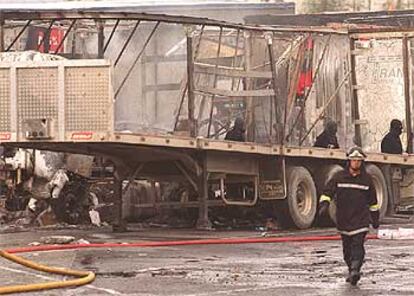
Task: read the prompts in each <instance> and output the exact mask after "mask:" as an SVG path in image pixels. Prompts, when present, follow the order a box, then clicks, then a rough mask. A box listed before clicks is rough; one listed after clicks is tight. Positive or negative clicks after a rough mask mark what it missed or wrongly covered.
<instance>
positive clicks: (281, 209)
mask: <svg viewBox="0 0 414 296" xmlns="http://www.w3.org/2000/svg"><path fill="white" fill-rule="evenodd" d="M286 178H287V187H288V194H287V197H286V199H284V200H281V201H279V202H278V203H277V204H276V208H275V211H276V218H277V220H278V223H279V224H280V225H281V226H282V227H285V228H288V227H292V226H293V227H296V228H299V229H306V228H309V227H310V226H311V225H312V223H313V220H314V218H315V215H316V208H317V196H316V187H315V183H314V182H313V179H312V176H311V174H310V173H309V171H308V170H307V169H306V168H304V167H299V166H298V167H289V168H287V169H286Z"/></svg>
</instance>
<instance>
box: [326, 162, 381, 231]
mask: <svg viewBox="0 0 414 296" xmlns="http://www.w3.org/2000/svg"><path fill="white" fill-rule="evenodd" d="M333 199H334V200H335V201H336V209H337V211H336V220H337V228H338V230H339V232H340V233H342V234H345V235H354V234H357V233H361V232H365V231H368V230H369V224H370V223H371V222H372V221H375V223H378V219H379V207H378V204H377V197H376V193H375V189H374V185H373V182H372V179H371V176H370V175H368V174H367V173H366V171H365V169H363V168H362V169H361V173H360V174H359V175H357V176H352V175H351V174H350V172H349V170H348V168H347V169H344V170H343V171H341V172H339V173H338V174H336V175H335V176H334V177H333V178H332V179H331V181H329V183H328V184H327V186H326V188H325V190H324V191H323V195H322V196H321V202H326V201H327V202H331V201H332V200H333ZM373 224H374V223H373Z"/></svg>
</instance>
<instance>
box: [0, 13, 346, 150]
mask: <svg viewBox="0 0 414 296" xmlns="http://www.w3.org/2000/svg"><path fill="white" fill-rule="evenodd" d="M0 21H1V24H2V26H1V27H2V31H3V32H4V30H6V29H7V28H14V27H20V30H19V31H18V32H17V34H15V36H14V38H13V40H12V41H11V42H10V43H9V44H5V48H4V50H5V51H10V50H12V49H13V48H15V47H16V44H17V43H18V41H19V40H21V39H22V36H24V34H27V31H28V29H29V28H30V27H32V26H34V27H41V28H43V29H44V30H45V31H44V35H43V36H42V38H41V39H40V42H38V44H37V50H40V48H41V47H42V46H43V48H44V52H49V51H50V44H49V43H50V38H51V31H52V30H53V29H54V28H58V29H62V30H63V32H64V33H63V36H62V37H61V39H60V40H59V42H58V44H56V45H55V47H54V50H53V51H52V53H53V54H60V55H64V56H66V57H69V58H72V57H76V56H79V55H80V57H81V58H85V57H97V58H102V57H103V58H109V59H111V60H112V61H113V65H114V67H115V69H117V68H122V69H126V71H119V74H116V75H118V83H117V84H116V85H115V86H114V91H115V98H118V97H120V96H122V93H123V91H124V89H125V88H129V86H128V84H131V83H134V82H133V80H134V79H135V78H134V77H133V76H134V75H132V74H136V73H134V71H136V69H137V67H138V66H140V67H141V72H142V75H141V83H142V85H141V87H142V90H141V96H142V98H143V100H144V101H146V104H154V105H155V107H154V108H155V119H154V120H160V119H159V118H158V113H159V110H160V108H161V107H160V106H159V105H161V103H160V102H158V101H159V100H158V98H159V97H160V93H161V92H168V91H170V92H179V100H178V101H179V102H178V104H177V105H178V106H176V110H175V112H174V113H175V115H174V120H173V121H174V122H173V123H172V125H173V127H172V128H171V129H172V130H170V131H172V132H177V134H179V133H180V129H181V131H183V130H184V131H187V132H188V135H190V136H192V137H196V136H204V137H208V138H215V139H219V138H222V137H223V135H224V134H225V133H226V132H227V131H228V129H229V128H230V125H231V122H232V121H233V120H234V119H235V118H236V117H243V118H244V119H245V121H246V127H247V139H248V140H249V141H252V142H254V141H256V142H262V143H284V142H289V139H290V138H291V137H292V131H293V130H294V129H295V127H296V125H298V123H299V120H298V119H300V118H301V116H302V115H303V114H302V113H303V111H304V110H305V108H302V109H301V111H300V112H299V114H298V115H297V116H296V120H295V122H294V124H293V125H291V126H290V127H289V128H288V131H287V127H286V126H287V124H288V123H289V122H288V119H287V116H289V115H290V114H289V110H288V109H289V106H288V104H285V103H284V102H283V101H284V100H285V97H286V94H283V92H284V91H283V90H281V88H286V86H285V85H284V83H288V84H289V83H290V85H289V90H288V92H289V94H288V95H289V96H294V92H295V91H294V88H295V85H294V81H296V78H295V77H294V75H298V74H299V73H298V71H296V72H295V73H293V72H290V73H289V75H288V77H284V78H282V79H281V77H280V76H281V75H280V72H286V71H290V70H291V69H293V68H295V69H299V68H300V67H301V66H300V65H299V64H300V63H301V62H302V61H303V59H297V60H295V57H294V56H295V55H296V54H298V55H303V53H302V52H301V51H303V50H304V47H303V44H302V43H303V42H304V39H303V37H304V36H305V35H306V36H311V35H312V34H313V33H315V34H316V33H318V34H320V33H326V34H335V35H337V34H344V33H345V32H343V31H338V30H330V29H327V28H316V29H312V28H311V29H309V28H299V29H298V28H272V27H264V26H244V25H239V24H232V23H227V22H222V21H215V20H210V19H200V18H192V17H184V16H168V15H149V14H140V13H100V12H89V11H88V12H67V11H64V12H62V11H58V12H57V11H56V12H54V11H26V12H16V11H2V12H1V15H0ZM165 24H176V25H177V24H178V25H183V26H184V27H185V28H184V30H185V40H184V41H185V43H186V44H187V46H186V50H185V51H181V53H180V54H178V55H171V56H168V55H164V56H160V55H159V54H157V49H156V47H157V45H156V44H157V43H159V42H160V41H159V40H158V41H157V40H156V39H157V38H156V37H157V36H158V35H157V33H158V31H160V30H161V27H162V26H163V25H165ZM121 27H123V34H122V36H121V37H122V40H120V38H116V37H117V33H118V32H119V31H120V30H122V28H121ZM141 27H145V31H144V32H142V31H140V32H139V33H138V31H139V29H140V28H141ZM91 32H92V33H93V34H95V35H96V38H95V40H96V41H95V42H96V45H95V47H96V50H95V52H94V53H92V55H91V54H90V53H89V54H88V55H86V56H85V55H82V54H83V53H80V54H79V53H78V52H76V49H77V48H79V44H78V43H79V40H78V39H77V35H81V34H88V33H91ZM125 32H127V33H126V34H125ZM144 34H146V36H145V35H144ZM137 35H139V37H137ZM144 36H145V37H144ZM301 36H302V38H301ZM118 37H119V36H118ZM137 38H139V40H140V41H142V42H140V49H137V48H136V47H135V43H136V40H137ZM154 40H155V41H154ZM298 40H299V41H298ZM1 41H2V44H4V43H5V40H4V34H3V39H2V40H1ZM65 42H66V43H71V46H69V45H68V44H66V46H64V45H65ZM256 42H258V43H260V45H259V46H257V45H256V44H255V43H256ZM328 43H329V42H327V43H326V45H325V47H324V50H323V53H322V55H321V56H320V57H319V62H318V66H317V67H316V70H315V71H314V73H315V74H314V76H313V77H312V79H315V77H316V75H317V73H318V70H319V66H320V64H321V62H322V60H323V58H324V52H325V50H326V48H327V46H328ZM89 46H90V45H89ZM20 47H22V46H20ZM149 47H152V52H155V54H152V55H148V54H147V52H148V48H149ZM154 47H155V48H154ZM62 48H65V50H64V52H63V53H60V50H61V49H62ZM111 48H112V53H109V51H110V49H111ZM280 48H285V50H284V52H283V51H282V52H280ZM128 50H135V51H136V52H134V53H133V55H135V57H133V58H126V57H125V56H126V53H127V51H128ZM203 50H204V52H203ZM70 51H72V52H70ZM205 51H211V52H207V53H206V52H205ZM214 51H215V53H213V52H214ZM200 52H201V54H200ZM129 54H130V53H129ZM260 55H264V57H259V56H260ZM259 60H260V62H259ZM173 61H177V62H180V63H182V64H186V65H187V67H186V70H185V74H186V75H185V77H184V78H183V79H181V82H178V81H177V82H173V83H162V84H159V83H158V80H162V77H160V74H159V72H160V71H159V69H162V68H163V65H164V63H166V62H167V63H168V62H170V63H171V62H173ZM148 67H154V68H155V70H152V73H153V76H154V77H152V78H150V79H149V78H148V77H146V76H148V75H146V73H145V71H146V68H148ZM135 76H136V75H135ZM285 76H286V75H285ZM147 80H153V81H154V82H152V83H148V81H147ZM223 83H224V84H226V85H225V87H224V88H222V87H220V86H218V84H221V85H222V84H223ZM226 88H227V89H226ZM311 89H312V87H311V88H308V89H307V92H306V95H305V99H304V100H303V101H304V103H305V102H306V100H307V98H308V96H309V94H310V92H311ZM128 95H129V94H128ZM148 95H152V97H153V100H152V101H153V102H150V103H148V101H151V100H150V99H149V98H148ZM282 97H283V98H282ZM265 101H267V102H266V104H264V103H263V102H265ZM289 101H290V102H291V103H292V104H293V102H294V99H293V98H290V99H289ZM185 103H186V106H187V107H186V108H183V106H184V104H185ZM223 105H225V106H230V108H229V109H232V107H234V106H237V105H239V106H242V107H240V108H238V110H231V111H230V112H229V111H228V110H225V112H227V114H223V112H222V110H220V109H223V108H222V106H223ZM290 107H291V106H290ZM226 108H227V107H226ZM258 108H262V109H263V108H268V110H267V111H268V114H266V115H265V114H264V111H261V112H259V111H258V110H257V109H258ZM157 109H158V110H157ZM233 109H237V108H233ZM143 116H144V115H143ZM256 121H261V123H260V124H256ZM183 126H184V128H183ZM261 129H262V130H264V131H261ZM213 130H214V131H213ZM182 134H186V133H185V132H184V133H182ZM285 134H286V135H285ZM259 138H261V139H259ZM302 142H303V140H302V139H299V143H300V144H302Z"/></svg>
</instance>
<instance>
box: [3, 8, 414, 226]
mask: <svg viewBox="0 0 414 296" xmlns="http://www.w3.org/2000/svg"><path fill="white" fill-rule="evenodd" d="M2 17H3V22H2V27H1V30H0V32H1V34H0V35H1V36H2V37H3V38H1V40H2V43H1V44H2V47H3V51H6V53H3V54H8V53H7V51H11V50H12V49H13V47H14V46H16V44H17V43H18V42H19V39H20V38H24V36H27V32H28V30H29V29H30V27H31V26H36V27H38V28H43V29H44V34H45V35H43V36H48V35H49V34H50V33H51V31H52V30H53V29H59V30H62V31H63V35H62V38H61V39H60V40H59V42H58V43H57V44H55V48H54V50H52V53H54V54H58V55H61V56H64V57H66V58H67V59H65V60H62V61H47V62H45V61H44V62H33V63H29V64H27V63H19V62H18V61H17V62H13V63H1V62H0V74H1V76H0V83H1V85H2V87H1V91H0V106H1V112H2V114H1V119H0V140H1V143H2V145H4V146H8V147H20V148H30V149H43V150H50V151H61V152H69V153H81V154H90V155H100V156H104V157H106V158H107V159H110V160H111V161H112V162H113V163H114V164H115V167H116V173H115V179H116V182H115V184H116V186H115V189H116V194H117V196H118V198H117V209H118V221H117V225H118V226H120V227H121V228H122V225H123V222H122V214H121V212H122V195H123V193H124V192H125V190H126V188H122V181H123V180H129V181H132V180H135V179H143V180H151V181H153V182H176V183H177V184H179V186H180V188H181V190H178V191H176V194H172V195H169V196H165V195H161V196H156V197H155V198H154V200H151V201H148V202H145V203H137V204H135V205H134V207H136V208H145V207H154V206H155V207H168V208H172V207H197V208H198V209H199V220H198V226H200V227H208V226H209V220H208V207H210V206H248V207H256V206H258V205H261V206H264V207H266V208H268V209H269V211H270V212H272V215H274V216H276V217H277V219H278V221H279V222H280V223H281V224H282V225H285V226H295V227H298V228H307V227H310V226H311V225H312V223H313V222H314V220H315V215H316V210H317V204H318V203H317V197H318V193H319V192H320V191H321V190H322V188H323V187H324V185H325V184H326V182H327V180H329V179H330V178H332V176H333V175H334V174H335V173H336V172H337V171H338V170H339V169H341V165H343V164H344V161H345V152H344V151H345V150H346V149H347V148H349V147H351V146H353V145H355V143H356V144H359V145H362V146H363V147H364V149H366V150H367V152H368V159H367V162H368V164H367V170H368V172H369V173H370V174H371V175H372V176H373V179H374V185H375V189H376V191H377V195H378V199H379V205H380V209H381V217H384V216H385V214H386V213H391V214H392V213H395V212H396V211H398V210H399V209H400V208H401V206H402V205H404V204H410V203H409V201H410V198H412V197H413V192H414V190H412V189H413V188H412V183H413V182H412V179H413V171H412V168H413V165H414V157H413V156H412V155H410V154H407V155H386V154H381V153H379V143H380V141H381V137H382V135H384V134H385V133H386V132H387V130H388V123H389V122H390V120H391V119H392V118H399V119H404V121H405V126H406V129H407V135H408V137H406V138H405V139H404V141H405V143H406V145H407V147H408V149H409V150H408V152H409V153H411V152H412V144H411V143H412V138H411V136H410V135H411V108H412V103H411V101H412V99H411V91H412V87H411V85H412V84H411V80H412V79H411V70H410V68H409V67H408V68H407V65H409V64H411V63H412V58H411V51H410V50H409V48H410V45H411V37H410V36H411V35H412V33H410V32H407V31H406V32H398V31H397V32H396V30H395V29H393V28H391V29H390V28H389V27H381V30H378V29H375V30H372V29H370V28H368V29H367V28H365V27H353V28H352V29H351V28H348V27H344V26H343V27H341V28H339V29H338V28H336V29H331V28H329V27H315V28H291V27H270V26H251V25H239V24H232V23H227V22H222V21H214V20H209V19H200V18H191V17H179V16H168V15H155V14H140V13H116V12H111V13H98V12H91V11H88V12H82V13H80V12H79V13H78V12H67V11H44V12H39V11H37V12H29V11H28V12H15V11H3V12H2ZM16 27H17V28H19V30H18V34H16V36H15V38H12V39H11V40H10V41H9V42H8V43H5V42H4V40H5V39H4V36H7V34H8V31H10V30H12V29H13V30H15V29H16ZM45 40H47V38H45V39H40V43H39V46H38V47H39V50H40V44H42V45H43V47H42V48H43V49H45V48H46V49H47V48H48V47H49V49H48V50H47V51H51V50H50V44H49V45H48V43H47V41H45ZM45 45H46V46H45ZM391 73H395V74H391ZM384 93H388V94H389V96H383V94H384ZM380 103H381V105H380ZM389 104H393V108H392V109H391V108H387V107H388V106H389ZM381 106H382V107H381ZM239 117H240V118H243V119H244V121H245V125H246V141H245V142H234V141H227V140H224V136H225V134H226V132H227V131H228V130H229V129H230V128H231V126H232V123H233V122H234V121H235V119H236V118H239ZM327 120H334V121H336V122H337V123H338V138H339V144H340V147H341V149H323V148H313V147H312V144H313V142H314V140H315V138H316V136H317V135H318V134H319V133H320V132H321V131H322V130H323V126H324V121H327ZM331 212H332V213H331V214H332V217H333V218H334V214H333V213H334V207H333V208H332V211H331Z"/></svg>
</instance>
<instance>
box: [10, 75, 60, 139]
mask: <svg viewBox="0 0 414 296" xmlns="http://www.w3.org/2000/svg"><path fill="white" fill-rule="evenodd" d="M57 102H58V70H57V68H21V69H17V110H18V115H17V116H18V117H17V118H18V128H19V131H22V127H23V122H24V120H26V119H41V118H46V119H53V120H54V128H55V130H56V127H57V116H58V110H57V109H58V108H57V106H58V105H57Z"/></svg>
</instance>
